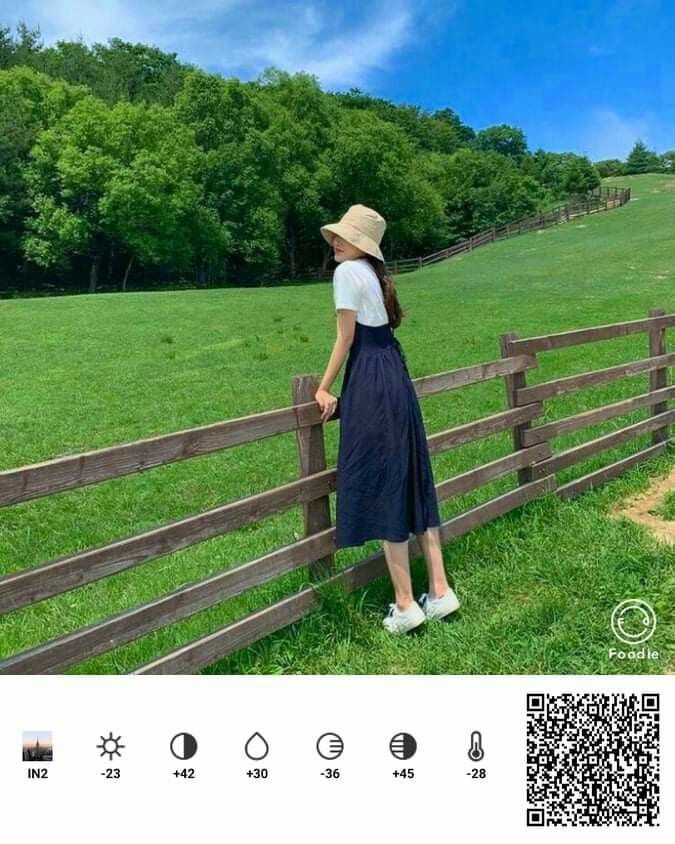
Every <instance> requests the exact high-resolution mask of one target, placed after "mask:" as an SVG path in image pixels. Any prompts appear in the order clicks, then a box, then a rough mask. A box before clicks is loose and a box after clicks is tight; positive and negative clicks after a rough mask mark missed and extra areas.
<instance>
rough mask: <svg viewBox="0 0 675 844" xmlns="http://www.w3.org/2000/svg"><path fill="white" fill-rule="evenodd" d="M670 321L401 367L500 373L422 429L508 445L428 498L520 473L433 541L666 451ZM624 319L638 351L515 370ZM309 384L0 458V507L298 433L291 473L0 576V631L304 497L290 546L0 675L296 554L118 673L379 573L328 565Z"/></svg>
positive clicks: (486, 375)
mask: <svg viewBox="0 0 675 844" xmlns="http://www.w3.org/2000/svg"><path fill="white" fill-rule="evenodd" d="M674 325H675V313H673V314H668V315H666V314H665V312H664V311H662V310H651V311H650V312H649V317H648V318H646V319H639V320H634V321H631V322H622V323H615V324H610V325H600V326H595V327H592V328H582V329H577V330H574V331H565V332H562V333H559V334H548V335H543V336H540V337H528V338H524V339H521V338H519V337H518V336H517V335H516V334H514V333H513V332H511V333H507V334H502V335H501V337H500V352H501V357H500V358H499V359H497V360H492V361H488V362H486V363H478V364H474V365H471V366H466V367H463V368H461V369H454V370H450V371H447V372H441V373H438V374H435V375H427V376H424V377H421V378H416V379H414V381H413V383H414V386H415V390H416V393H417V395H418V396H419V397H424V396H429V395H433V394H435V393H442V392H446V391H449V390H455V389H462V388H463V387H465V386H467V385H470V384H475V383H478V382H482V381H488V380H493V379H504V385H505V392H506V403H507V407H506V409H504V410H501V411H499V412H498V413H494V414H492V415H490V416H486V417H482V418H479V419H476V420H473V421H470V422H466V423H464V424H462V425H459V426H456V427H454V428H450V429H448V430H445V431H441V432H440V433H436V434H432V435H431V436H429V437H428V444H429V449H430V453H431V454H432V455H433V454H440V453H441V452H443V451H446V450H448V449H451V448H454V447H455V446H459V445H462V444H465V443H469V442H473V441H475V440H478V439H481V438H483V437H487V436H490V435H492V434H497V433H499V432H503V431H509V430H511V431H512V434H513V451H512V452H511V453H509V454H507V455H506V456H504V457H500V458H498V459H497V460H493V461H491V462H489V463H485V464H483V465H480V466H478V467H476V468H473V469H471V470H469V471H466V472H464V473H462V474H460V475H456V476H455V477H452V478H449V479H447V480H444V481H442V482H441V483H438V484H437V485H436V492H437V496H438V500H439V501H443V500H446V499H448V498H452V497H455V496H458V495H462V494H464V493H466V492H469V491H471V490H475V489H478V488H480V487H482V486H483V485H485V484H487V483H489V482H490V481H492V480H494V479H496V478H499V477H501V476H504V475H508V474H510V473H513V472H517V477H518V485H517V486H516V487H515V488H513V489H512V490H509V491H508V492H506V493H504V494H502V495H499V496H496V497H493V498H491V499H489V500H487V501H486V502H484V503H482V504H480V505H478V506H476V507H473V508H471V509H469V510H466V511H464V512H463V513H461V514H459V515H456V516H454V517H452V518H450V519H448V520H446V521H444V522H443V524H442V525H441V528H440V533H441V539H442V541H443V542H444V543H445V542H447V541H448V540H450V539H452V538H454V537H459V536H462V535H463V534H465V533H467V532H468V531H470V530H472V529H473V528H475V527H477V526H479V525H481V524H484V523H485V522H489V521H491V520H492V519H494V518H496V517H497V516H500V515H501V514H503V513H507V512H508V511H510V510H513V509H514V508H516V507H519V506H520V505H522V504H525V503H526V502H528V501H530V500H531V499H534V498H538V497H540V496H543V495H546V494H548V493H551V492H555V493H556V494H557V495H559V496H561V497H569V496H572V495H576V494H577V493H580V492H582V491H583V490H586V489H590V488H592V487H594V486H597V485H598V484H600V483H602V482H604V481H606V480H608V479H610V478H612V477H615V476H616V475H618V474H619V473H621V472H623V471H625V470H626V469H628V468H629V467H631V466H634V465H635V464H637V463H638V462H640V461H641V460H645V459H646V458H649V457H652V456H655V455H657V454H660V453H662V452H663V451H665V450H666V448H667V446H668V443H669V442H670V441H671V437H670V426H671V424H672V423H673V422H674V421H675V410H669V409H668V401H669V400H670V399H672V398H673V397H674V396H675V387H673V386H669V385H668V380H669V379H668V367H670V366H673V365H675V352H671V353H667V345H666V329H667V328H668V327H672V326H674ZM636 332H641V333H645V334H646V337H647V339H648V356H647V357H644V358H641V359H639V360H636V361H632V362H631V363H621V364H618V365H615V366H611V367H609V368H606V369H598V370H595V371H590V372H584V373H582V374H576V375H571V376H568V377H565V378H556V379H554V380H551V381H545V382H543V383H539V384H536V385H532V386H528V385H527V382H526V373H527V371H528V370H530V369H533V368H535V367H537V365H538V360H537V355H538V354H539V353H544V352H549V351H551V350H555V349H560V348H563V347H568V346H575V345H579V344H584V343H592V342H596V341H600V340H606V339H610V338H615V337H622V336H626V335H628V334H633V333H636ZM642 374H649V389H648V390H646V391H645V392H643V393H641V394H640V395H637V396H633V397H631V398H628V399H624V400H622V401H618V402H614V403H612V404H608V405H605V406H601V407H596V408H592V409H587V410H584V411H583V412H581V413H577V414H575V415H573V416H569V417H566V418H563V419H558V420H555V421H553V422H548V423H545V424H542V425H539V426H535V427H532V421H533V420H534V419H535V418H537V417H540V416H541V415H542V414H543V413H544V403H545V402H546V401H547V400H548V399H551V398H553V397H555V396H559V395H562V394H565V393H570V392H572V391H576V390H579V389H583V388H585V387H590V386H594V385H597V384H602V383H606V382H609V381H613V380H616V379H620V378H625V377H631V376H635V375H642ZM317 387H318V378H317V377H316V376H315V375H300V376H296V377H294V378H293V379H292V396H293V404H292V405H291V406H289V407H284V408H280V409H277V410H270V411H267V412H264V413H258V414H254V415H251V416H245V417H242V418H238V419H229V420H225V421H222V422H217V423H215V424H212V425H207V426H204V427H199V428H191V429H188V430H184V431H178V432H175V433H171V434H164V435H161V436H156V437H151V438H149V439H144V440H138V441H135V442H131V443H125V444H122V445H116V446H112V447H109V448H103V449H99V450H96V451H90V452H85V453H83V454H76V455H66V456H64V457H59V458H56V459H54V460H50V461H47V462H42V463H36V464H34V465H30V466H23V467H21V468H17V469H10V470H6V471H3V472H0V506H10V505H13V504H18V503H19V502H25V501H29V500H32V499H35V498H40V497H44V496H48V495H53V494H55V493H59V492H63V491H65V490H69V489H76V488H79V487H83V486H87V485H89V484H96V483H100V482H102V481H105V480H110V479H111V478H117V477H120V476H122V475H128V474H132V473H135V472H140V471H147V470H148V469H151V468H153V467H158V466H163V465H167V464H169V463H173V462H175V461H178V460H186V459H189V458H191V457H196V456H199V455H203V454H209V453H212V452H215V451H220V450H222V449H225V448H232V447H235V446H237V445H241V444H243V443H249V442H253V441H256V440H259V439H262V438H266V437H271V436H275V435H277V434H282V433H287V432H289V431H295V432H296V437H297V448H298V458H299V466H300V470H299V475H300V477H299V478H298V479H297V480H294V481H292V482H290V483H287V484H284V485H282V486H278V487H275V488H273V489H269V490H266V491H264V492H260V493H257V494H255V495H251V496H248V497H245V498H241V499H239V500H236V501H232V502H228V503H226V504H223V505H221V506H219V507H216V508H213V509H211V510H208V511H205V512H201V513H197V514H195V515H191V516H187V517H185V518H183V519H179V520H178V521H174V522H170V523H168V524H164V525H161V526H160V527H157V528H153V529H152V530H149V531H145V532H143V533H140V534H137V535H134V536H131V537H125V538H122V539H117V540H115V541H114V542H111V543H109V544H107V545H104V546H100V547H97V548H92V549H90V550H85V551H80V552H78V553H76V554H73V555H71V556H67V557H60V558H58V559H54V560H51V561H49V562H46V563H44V564H42V565H38V566H35V567H33V568H28V569H26V570H23V571H17V572H15V573H12V574H8V575H5V576H4V577H1V578H0V645H1V644H2V614H4V613H8V612H12V611H16V610H18V609H20V608H22V607H26V606H28V605H31V604H35V603H37V602H38V601H44V600H48V599H49V598H51V597H53V596H55V595H59V594H61V593H64V592H67V591H69V590H72V589H77V588H78V587H80V586H83V585H85V584H87V583H92V582H93V581H96V580H99V579H101V578H105V577H109V576H111V575H114V574H115V573H116V572H121V571H125V570H127V569H132V568H135V567H136V566H140V565H142V564H143V563H144V562H146V561H148V560H152V559H156V558H158V557H162V556H164V555H166V554H171V553H174V552H175V551H178V550H180V549H182V548H188V547H190V546H191V545H195V544H197V543H199V542H204V541H206V540H208V539H210V538H212V537H215V536H221V535H223V534H226V533H228V532H230V531H234V530H236V529H237V528H240V527H242V526H243V525H247V524H251V523H253V522H257V521H259V520H261V519H264V518H266V517H268V516H272V515H274V514H276V513H279V512H281V511H284V510H287V509H289V508H291V507H296V506H302V507H303V510H304V525H305V536H304V537H303V538H302V539H300V540H299V541H296V542H293V543H291V544H290V545H286V546H283V547H281V548H277V549H274V550H272V551H270V552H268V553H266V554H264V555H263V556H261V557H257V558H255V559H252V560H250V561H248V562H246V563H244V564H241V565H237V566H236V567H233V568H231V569H228V570H225V571H222V572H218V573H217V574H214V575H212V576H210V577H208V578H206V579H204V580H201V581H198V582H195V583H191V584H189V585H187V586H181V587H180V588H179V589H177V590H175V591H173V592H171V593H169V594H167V595H163V596H161V597H159V598H155V599H153V600H152V601H149V602H148V603H144V604H141V605H140V606H136V607H133V608H132V609H129V610H125V611H123V612H121V613H118V614H117V615H115V616H112V617H110V618H104V619H103V620H101V621H98V622H96V623H94V624H90V625H89V626H87V627H83V628H80V629H78V630H75V631H73V632H71V633H68V634H67V635H65V636H61V637H59V638H54V639H51V640H50V641H47V642H45V643H44V644H40V645H38V646H37V647H33V648H31V649H30V650H26V651H23V652H20V653H17V654H14V655H12V656H9V657H8V658H5V659H4V661H3V662H0V674H31V673H33V674H34V673H54V672H59V671H62V670H63V669H65V668H68V667H69V666H73V665H76V664H78V663H81V662H84V661H86V660H88V659H90V658H92V657H94V656H96V655H98V654H102V653H106V652H108V651H112V650H114V649H115V648H117V647H119V646H121V645H123V644H125V643H127V642H131V641H134V640H136V639H139V638H140V637H142V636H145V635H147V634H149V633H151V632H153V631H155V630H159V629H161V628H164V627H167V626H168V625H170V624H173V623H175V622H177V621H179V620H180V619H184V618H187V617H188V616H192V615H193V614H195V613H198V612H200V611H202V610H204V609H206V608H208V607H212V606H214V605H215V604H218V603H220V602H221V601H224V600H225V599H227V598H232V597H234V596H236V595H240V594H242V593H243V592H246V591H248V590H250V589H252V588H254V587H256V586H259V585H260V584H263V583H266V582H268V581H271V580H272V579H274V578H276V577H278V576H279V575H281V574H284V573H287V572H290V571H292V570H295V569H299V568H301V567H307V573H308V580H309V581H310V585H309V586H308V587H307V588H305V589H303V590H301V591H299V592H297V593H295V594H293V595H290V596H289V597H287V598H284V599H283V600H281V601H278V602H276V603H274V604H272V605H271V606H269V607H266V608H264V609H260V610H257V611H256V612H253V613H251V614H249V615H246V616H244V617H243V618H240V619H238V620H236V621H233V622H231V623H229V624H226V625H225V626H223V627H221V628H220V629H217V630H215V631H214V632H212V633H209V634H207V635H205V636H202V637H200V638H198V639H196V640H194V641H192V642H189V643H188V644H186V645H183V646H182V647H180V648H177V649H175V650H172V651H170V652H169V653H164V654H162V655H160V656H158V657H157V658H156V659H153V660H152V661H151V662H148V663H146V664H144V665H141V666H140V667H138V668H136V670H135V671H133V672H131V673H134V674H162V673H165V674H166V673H191V672H195V671H198V670H199V669H200V668H203V667H205V666H208V665H210V664H211V663H213V662H215V661H217V660H219V659H221V658H223V657H225V656H228V655H229V654H232V653H233V652H235V651H237V650H239V649H240V648H244V647H246V646H248V645H251V644H252V643H254V642H256V641H258V640H259V639H261V638H263V637H264V636H266V635H268V634H270V633H272V632H274V631H276V630H280V629H281V628H283V627H285V626H287V625H289V624H291V623H292V622H295V621H297V620H298V619H300V618H302V617H303V616H305V615H307V614H308V613H310V612H311V611H312V610H314V609H317V608H318V607H320V604H321V600H320V594H319V593H318V592H317V590H316V589H315V584H325V583H333V584H341V585H342V586H344V587H345V588H346V590H347V591H353V590H355V589H358V588H360V587H362V586H365V585H366V584H368V583H370V582H371V581H372V580H374V579H375V578H378V577H380V576H382V575H384V574H386V571H387V569H386V561H385V558H384V555H383V553H382V552H381V551H380V552H377V553H375V554H372V555H371V556H369V557H366V558H365V559H363V560H361V561H359V562H357V563H355V564H354V565H351V566H349V567H348V568H345V569H344V570H340V571H336V569H335V562H334V552H335V550H336V548H335V528H334V527H333V526H332V525H331V518H330V499H329V496H330V494H331V493H332V492H334V491H335V488H336V469H335V468H329V467H328V466H327V465H326V455H325V446H324V423H322V422H321V414H320V411H319V408H318V405H317V403H316V401H315V400H314V394H315V392H316V389H317ZM640 408H644V409H646V410H647V411H648V413H647V416H646V418H645V419H643V420H641V421H639V422H637V423H634V424H630V425H627V426H625V427H623V428H621V429H619V430H616V431H612V432H611V433H609V434H605V435H603V436H600V437H596V438H595V439H591V440H590V441H588V442H584V443H583V444H581V445H577V446H575V447H573V448H569V449H567V450H564V451H558V452H554V451H553V449H552V445H551V443H552V441H553V440H555V438H556V437H559V436H560V435H562V434H567V433H570V432H572V431H577V430H579V429H582V428H585V427H587V426H591V425H594V424H597V423H599V422H603V421H605V420H607V419H612V418H615V417H620V416H623V415H625V414H628V413H631V412H633V411H635V410H638V409H640ZM326 424H327V423H326ZM645 433H650V434H651V444H650V445H649V446H648V447H646V448H642V449H641V450H639V451H638V452H636V453H634V454H632V455H631V456H629V457H626V458H624V459H621V460H617V461H615V462H613V463H611V464H610V465H608V466H605V467H603V468H601V469H599V470H596V471H593V472H590V473H587V474H584V475H582V476H581V477H579V478H577V479H575V480H572V481H570V482H568V483H565V484H564V485H562V486H558V484H557V479H556V472H558V471H559V470H561V469H564V468H566V467H569V466H572V465H574V464H576V463H578V462H580V461H583V460H584V459H585V458H587V457H589V456H591V455H594V454H597V453H599V452H601V451H603V450H606V449H609V448H613V447H616V446H618V445H621V444H623V443H625V442H628V441H629V440H631V439H633V438H635V437H637V436H639V435H640V434H645ZM410 545H411V548H410V551H411V557H415V556H419V555H420V554H421V549H420V547H419V544H418V541H417V539H416V538H412V539H411V541H410ZM6 656H7V655H6V654H3V657H6Z"/></svg>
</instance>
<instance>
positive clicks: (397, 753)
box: [389, 733, 417, 759]
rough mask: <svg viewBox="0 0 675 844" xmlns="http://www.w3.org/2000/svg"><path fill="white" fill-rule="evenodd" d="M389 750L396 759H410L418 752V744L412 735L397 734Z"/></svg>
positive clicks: (390, 743)
mask: <svg viewBox="0 0 675 844" xmlns="http://www.w3.org/2000/svg"><path fill="white" fill-rule="evenodd" d="M389 750H390V751H391V755H392V756H394V757H395V758H396V759H410V758H411V757H412V756H414V755H415V753H416V751H417V742H416V741H415V738H414V737H413V736H411V735H410V733H396V735H395V736H392V739H391V741H390V742H389Z"/></svg>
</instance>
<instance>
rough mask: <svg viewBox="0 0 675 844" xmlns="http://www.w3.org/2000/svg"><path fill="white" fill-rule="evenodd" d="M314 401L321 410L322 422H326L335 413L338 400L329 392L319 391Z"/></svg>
mask: <svg viewBox="0 0 675 844" xmlns="http://www.w3.org/2000/svg"><path fill="white" fill-rule="evenodd" d="M314 399H315V401H316V402H317V403H318V405H319V408H320V410H321V421H322V422H326V421H327V420H328V419H330V418H331V416H332V415H333V414H334V413H335V407H336V406H337V399H336V398H335V396H332V395H331V394H330V393H329V392H328V390H317V391H316V394H315V395H314Z"/></svg>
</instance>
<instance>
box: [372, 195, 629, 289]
mask: <svg viewBox="0 0 675 844" xmlns="http://www.w3.org/2000/svg"><path fill="white" fill-rule="evenodd" d="M629 201H630V188H618V187H600V188H598V189H597V190H594V191H593V192H592V193H590V194H588V196H585V197H583V198H578V199H574V200H572V201H571V202H566V203H565V204H564V205H556V206H555V208H550V209H549V210H548V211H542V212H541V213H540V214H531V215H530V216H529V217H523V218H522V219H520V220H515V221H514V222H513V223H507V224H506V225H505V226H499V227H492V228H489V229H485V230H484V231H482V232H479V233H478V234H475V235H473V237H469V238H467V239H466V240H461V241H460V242H459V243H455V244H454V246H449V247H448V248H447V249H441V250H440V252H434V253H432V254H431V255H425V256H424V257H422V258H401V259H399V260H395V261H391V262H390V263H389V264H387V268H388V269H389V270H390V271H391V272H393V274H394V275H399V274H400V273H405V272H411V271H413V270H418V269H421V268H422V267H427V266H429V264H435V263H436V262H437V261H445V260H446V259H447V258H452V257H454V256H455V255H463V254H464V253H466V252H473V250H474V249H478V248H479V247H481V246H485V245H486V244H487V243H494V242H495V241H496V240H503V239H504V238H506V237H513V236H514V235H517V234H524V233H525V232H531V231H536V230H538V229H547V228H549V226H557V225H559V224H560V223H567V222H569V221H570V220H573V219H575V218H576V217H584V216H585V215H586V214H596V213H597V212H598V211H608V210H609V209H610V208H619V207H620V206H622V205H625V204H626V203H627V202H629Z"/></svg>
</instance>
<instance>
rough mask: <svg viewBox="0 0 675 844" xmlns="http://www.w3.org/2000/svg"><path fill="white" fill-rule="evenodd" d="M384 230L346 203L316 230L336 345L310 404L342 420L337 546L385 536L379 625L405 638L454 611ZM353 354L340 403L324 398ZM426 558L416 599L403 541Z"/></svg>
mask: <svg viewBox="0 0 675 844" xmlns="http://www.w3.org/2000/svg"><path fill="white" fill-rule="evenodd" d="M385 228H386V223H385V220H384V218H383V217H381V216H380V215H379V214H378V213H377V212H376V211H374V210H373V209H372V208H367V207H366V206H364V205H352V206H351V208H349V210H348V211H347V213H346V214H345V215H344V216H343V217H342V219H341V220H340V221H339V222H338V223H332V224H330V225H326V226H322V227H321V234H322V235H323V236H324V238H325V239H326V240H327V241H328V243H330V244H331V246H332V247H333V250H334V257H335V260H336V262H337V264H338V266H337V267H336V269H335V272H334V275H333V295H334V300H335V309H336V311H337V338H336V340H335V344H334V346H333V351H332V354H331V356H330V360H329V362H328V365H327V367H326V372H325V374H324V376H323V378H322V379H321V383H320V385H319V389H318V390H317V392H316V395H315V399H316V401H317V403H318V404H319V407H320V408H321V418H322V420H323V421H326V420H328V419H331V418H339V420H340V440H339V447H338V462H337V483H336V520H335V521H336V524H335V544H336V547H337V548H344V547H345V546H349V545H362V544H363V543H364V542H366V540H369V539H381V540H383V545H384V554H385V558H386V561H387V567H388V569H389V574H390V576H391V580H392V583H393V587H394V593H395V597H396V602H395V603H392V604H390V605H389V612H388V614H387V615H386V617H385V619H384V626H385V628H386V629H387V630H389V631H390V632H391V633H405V632H407V631H408V630H412V629H413V628H415V627H418V626H419V625H420V624H422V623H423V622H424V621H425V620H426V619H431V618H443V617H444V616H446V615H448V614H449V613H451V612H454V611H455V610H456V609H457V608H458V607H459V601H458V600H457V596H456V595H455V593H454V591H453V590H452V589H451V588H450V586H449V585H448V581H447V579H446V576H445V569H444V567H443V554H442V549H441V542H440V535H439V526H440V523H441V520H440V515H439V512H438V502H437V499H436V488H435V485H434V479H433V474H432V468H431V460H430V458H429V450H428V446H427V438H426V432H425V429H424V422H423V420H422V413H421V411H420V407H419V403H418V400H417V394H416V393H415V387H414V386H413V384H412V381H411V379H410V375H409V372H408V367H407V363H406V357H405V354H404V353H403V350H402V349H401V345H400V343H399V342H398V340H397V339H396V338H395V337H394V332H393V329H394V328H397V327H398V326H399V325H400V323H401V319H402V317H403V311H402V309H401V306H400V304H399V301H398V297H397V295H396V290H395V287H394V282H393V280H392V279H391V278H390V277H389V276H388V275H387V273H386V270H385V265H384V257H383V255H382V252H381V251H380V246H379V244H380V242H381V240H382V235H383V234H384V231H385ZM347 354H349V357H348V359H347V365H346V367H345V374H344V378H343V382H342V393H341V395H340V396H339V398H336V397H335V396H332V395H331V394H330V392H329V390H330V388H331V385H332V384H333V382H334V381H335V379H336V378H337V376H338V373H339V372H340V369H341V367H342V363H343V361H344V359H345V357H347ZM411 533H414V534H416V536H417V538H418V540H419V543H420V546H421V548H422V550H423V552H424V557H425V559H426V563H427V571H428V575H429V591H428V592H425V593H424V594H423V595H421V596H420V601H419V603H417V601H415V599H414V597H413V594H412V584H411V581H410V563H409V557H408V540H409V538H410V534H411Z"/></svg>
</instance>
